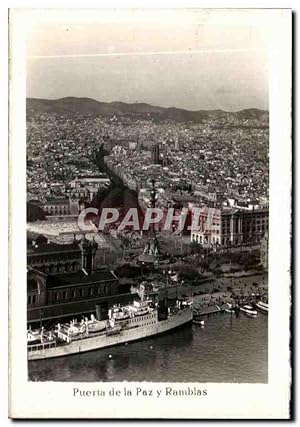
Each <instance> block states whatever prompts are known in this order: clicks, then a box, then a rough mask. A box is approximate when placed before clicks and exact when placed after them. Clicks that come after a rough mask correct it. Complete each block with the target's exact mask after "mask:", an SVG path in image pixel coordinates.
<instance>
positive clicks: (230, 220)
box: [191, 208, 269, 246]
mask: <svg viewBox="0 0 300 427" xmlns="http://www.w3.org/2000/svg"><path fill="white" fill-rule="evenodd" d="M268 227H269V211H268V210H267V209H252V210H240V209H236V208H221V209H215V208H207V209H203V210H202V211H201V214H200V220H199V230H197V231H193V230H192V231H191V241H192V242H196V243H199V244H201V245H221V246H226V245H238V244H242V243H259V242H260V241H261V239H262V238H263V237H264V235H265V233H266V232H267V231H268Z"/></svg>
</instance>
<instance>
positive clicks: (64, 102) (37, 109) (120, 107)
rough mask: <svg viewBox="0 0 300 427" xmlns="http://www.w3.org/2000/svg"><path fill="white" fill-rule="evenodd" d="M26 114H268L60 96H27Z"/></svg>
mask: <svg viewBox="0 0 300 427" xmlns="http://www.w3.org/2000/svg"><path fill="white" fill-rule="evenodd" d="M26 107H27V116H28V117H31V116H33V115H35V114H39V113H56V114H65V115H70V116H71V115H74V114H80V115H83V116H87V115H101V116H107V117H113V116H132V117H135V118H138V117H141V118H148V119H150V118H152V119H155V120H167V119H170V120H175V121H177V122H201V121H202V119H203V118H206V117H208V116H211V117H212V118H213V117H216V118H217V117H218V118H220V117H226V116H228V115H233V116H236V117H238V118H240V119H244V120H246V119H259V120H260V119H262V120H263V121H265V120H266V118H267V117H268V115H269V113H268V112H267V111H264V110H259V109H255V108H251V109H246V110H241V111H238V112H235V113H229V112H226V111H222V110H208V111H206V110H199V111H189V110H184V109H181V108H174V107H171V108H164V107H156V106H152V105H149V104H145V103H134V104H126V103H124V102H100V101H96V100H95V99H91V98H76V97H67V98H60V99H54V100H50V99H39V98H27V106H26Z"/></svg>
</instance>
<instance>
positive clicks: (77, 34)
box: [27, 10, 268, 111]
mask: <svg viewBox="0 0 300 427" xmlns="http://www.w3.org/2000/svg"><path fill="white" fill-rule="evenodd" d="M253 13H254V12H253ZM250 14H251V13H250ZM36 17H38V19H36V18H35V15H34V14H33V18H32V17H31V22H30V25H28V27H29V30H28V38H27V96H28V97H33V98H46V99H57V98H62V97H67V96H75V97H90V98H93V99H96V100H98V101H102V102H113V101H122V102H126V103H135V102H145V103H149V104H151V105H157V106H162V107H178V108H184V109H187V110H213V109H222V110H225V111H237V110H242V109H245V108H259V109H264V110H268V55H267V52H268V51H267V45H268V40H267V35H266V32H264V31H263V30H264V27H263V26H253V25H252V23H251V17H249V16H248V18H247V19H246V21H245V22H241V23H240V24H238V23H237V21H235V25H232V22H231V19H232V16H231V17H229V16H227V15H226V12H224V11H220V12H216V11H215V12H214V13H211V12H208V11H206V12H205V11H204V12H202V13H199V11H193V10H180V11H179V10H178V11H175V10H173V11H164V10H161V11H157V10H156V11H155V10H153V11H151V12H149V11H147V13H145V11H143V10H124V11H101V13H100V12H99V13H91V11H87V10H78V11H76V10H72V11H68V15H64V14H58V13H57V12H56V11H55V10H52V11H49V12H48V11H47V14H44V15H41V13H39V11H37V12H36ZM58 41H59V42H58Z"/></svg>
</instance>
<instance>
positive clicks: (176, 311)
mask: <svg viewBox="0 0 300 427" xmlns="http://www.w3.org/2000/svg"><path fill="white" fill-rule="evenodd" d="M138 294H139V296H140V300H139V301H136V300H135V301H134V302H133V304H130V305H126V306H120V305H119V306H113V307H112V308H111V309H109V311H108V320H102V321H98V320H96V319H95V318H94V317H92V318H91V320H88V319H85V320H82V321H81V322H80V323H77V322H75V321H73V322H71V323H70V324H57V325H56V327H55V329H54V331H49V332H47V333H45V332H44V331H42V333H41V334H40V340H39V342H36V341H34V342H33V341H32V336H33V335H34V336H35V338H36V333H35V334H33V331H28V332H27V340H28V344H27V348H28V360H37V359H47V358H54V357H60V356H67V355H71V354H76V353H83V352H87V351H92V350H97V349H101V348H105V347H111V346H114V345H118V344H122V343H127V342H130V341H136V340H139V339H142V338H146V337H151V336H154V335H158V334H161V333H164V332H167V331H170V330H172V329H175V328H177V327H179V326H181V325H184V324H186V323H188V322H191V321H192V319H193V307H192V301H191V300H185V301H178V300H177V301H176V305H175V307H173V308H172V309H170V308H168V312H167V313H166V315H165V316H164V318H163V319H160V316H159V311H158V307H157V303H156V304H154V305H153V304H152V301H151V300H150V299H147V298H144V289H143V286H141V289H140V291H139V292H138Z"/></svg>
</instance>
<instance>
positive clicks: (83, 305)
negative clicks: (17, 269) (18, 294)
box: [27, 238, 132, 326]
mask: <svg viewBox="0 0 300 427" xmlns="http://www.w3.org/2000/svg"><path fill="white" fill-rule="evenodd" d="M45 245H48V244H47V243H43V244H41V245H40V248H42V247H43V251H40V252H39V253H37V252H34V251H33V253H30V254H29V255H28V257H29V263H28V274H27V322H28V324H29V325H32V326H35V325H37V324H38V323H41V322H42V323H43V325H46V326H49V325H51V324H53V323H57V322H58V321H66V320H70V319H72V318H74V317H76V316H79V317H80V316H83V315H88V314H90V313H95V312H96V311H97V313H98V318H106V316H107V311H108V307H109V306H110V305H112V304H114V303H121V302H128V300H130V299H131V298H132V295H131V293H130V286H127V285H120V284H119V282H118V278H117V276H116V275H115V273H114V272H113V271H110V270H108V269H107V268H97V266H96V263H95V255H96V251H97V247H98V245H97V243H96V242H95V241H94V240H92V241H90V240H87V239H86V238H83V239H82V240H81V241H80V243H79V244H78V242H77V243H74V245H73V247H72V248H70V245H51V246H52V248H53V250H52V251H51V250H48V251H46V249H44V248H45ZM54 246H55V247H54ZM57 246H62V248H61V249H60V250H58V248H57ZM63 246H66V247H65V248H63ZM67 246H68V247H67ZM46 248H47V246H46ZM35 249H38V248H35ZM68 256H69V257H71V258H68ZM66 257H67V258H66ZM70 261H72V262H74V263H75V264H76V268H74V269H71V270H69V269H68V268H66V266H67V265H71V266H72V265H73V263H72V262H70ZM49 263H50V264H49ZM51 266H54V268H53V269H51ZM59 266H64V267H63V268H62V269H60V268H59ZM50 270H51V271H50ZM96 306H97V310H96Z"/></svg>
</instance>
